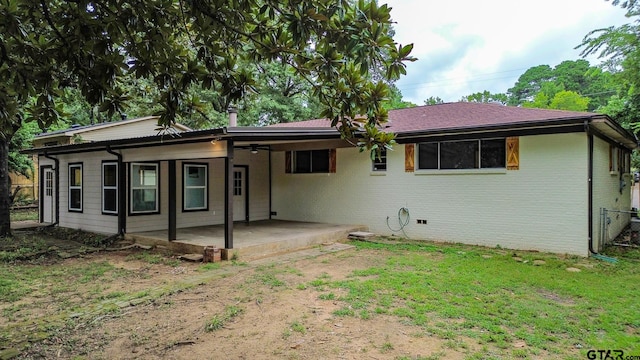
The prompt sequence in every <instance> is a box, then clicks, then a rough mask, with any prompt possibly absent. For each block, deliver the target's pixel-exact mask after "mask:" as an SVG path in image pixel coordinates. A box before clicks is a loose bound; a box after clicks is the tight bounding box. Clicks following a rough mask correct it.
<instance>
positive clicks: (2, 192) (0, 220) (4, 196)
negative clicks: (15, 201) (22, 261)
mask: <svg viewBox="0 0 640 360" xmlns="http://www.w3.org/2000/svg"><path fill="white" fill-rule="evenodd" d="M10 190H11V189H10V188H9V141H8V140H7V139H6V138H5V137H4V136H0V237H5V236H11V214H10V212H9V209H10V206H11V196H10V195H11V191H10Z"/></svg>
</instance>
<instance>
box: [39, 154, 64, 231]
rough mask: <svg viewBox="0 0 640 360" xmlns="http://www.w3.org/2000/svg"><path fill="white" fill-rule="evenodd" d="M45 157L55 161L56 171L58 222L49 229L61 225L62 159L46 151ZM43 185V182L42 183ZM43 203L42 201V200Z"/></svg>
mask: <svg viewBox="0 0 640 360" xmlns="http://www.w3.org/2000/svg"><path fill="white" fill-rule="evenodd" d="M43 156H44V157H46V158H47V159H50V160H53V163H54V164H55V170H56V189H55V191H56V206H55V208H56V221H54V222H53V224H50V225H47V227H53V226H56V225H58V223H60V159H58V158H55V157H52V156H49V154H48V153H47V152H46V151H45V152H44V155H43ZM40 183H41V184H42V181H41V182H40ZM41 201H42V200H41Z"/></svg>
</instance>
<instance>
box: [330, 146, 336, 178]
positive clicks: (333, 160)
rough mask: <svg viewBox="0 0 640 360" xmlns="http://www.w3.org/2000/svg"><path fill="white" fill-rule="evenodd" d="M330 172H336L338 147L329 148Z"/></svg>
mask: <svg viewBox="0 0 640 360" xmlns="http://www.w3.org/2000/svg"><path fill="white" fill-rule="evenodd" d="M329 172H330V173H335V172H336V149H329Z"/></svg>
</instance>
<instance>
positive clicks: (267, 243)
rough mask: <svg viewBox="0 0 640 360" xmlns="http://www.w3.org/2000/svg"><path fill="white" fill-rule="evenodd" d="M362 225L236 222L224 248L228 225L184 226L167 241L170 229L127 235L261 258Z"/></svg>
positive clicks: (182, 248) (342, 235)
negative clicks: (229, 244) (228, 245)
mask: <svg viewBox="0 0 640 360" xmlns="http://www.w3.org/2000/svg"><path fill="white" fill-rule="evenodd" d="M365 230H367V227H366V226H363V225H336V224H323V223H311V222H298V221H284V220H262V221H253V222H235V223H234V225H233V237H234V247H233V249H225V225H224V224H220V225H211V226H198V227H190V228H181V229H177V231H176V238H175V240H173V241H168V240H167V237H168V230H157V231H145V232H138V233H127V234H126V238H127V239H129V240H132V241H135V242H137V243H140V244H146V245H154V246H164V247H167V248H169V249H170V250H172V251H175V252H181V253H198V254H202V253H203V252H204V248H205V247H208V246H210V247H217V248H220V249H221V250H222V251H223V254H222V257H223V259H231V258H232V257H233V256H236V257H238V258H240V259H242V260H247V259H258V258H263V257H267V256H272V255H276V254H281V253H286V252H290V251H296V250H300V249H304V248H308V247H312V246H316V245H320V244H323V243H332V242H336V241H339V240H343V239H346V238H347V236H348V235H349V233H351V232H354V231H365Z"/></svg>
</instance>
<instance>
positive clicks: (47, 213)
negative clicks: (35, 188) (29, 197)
mask: <svg viewBox="0 0 640 360" xmlns="http://www.w3.org/2000/svg"><path fill="white" fill-rule="evenodd" d="M54 174H55V173H54V171H53V169H51V168H45V169H44V174H43V175H44V188H43V194H42V222H45V223H52V222H54V221H55V217H56V214H55V208H54V204H55V199H54V196H55V177H54Z"/></svg>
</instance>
